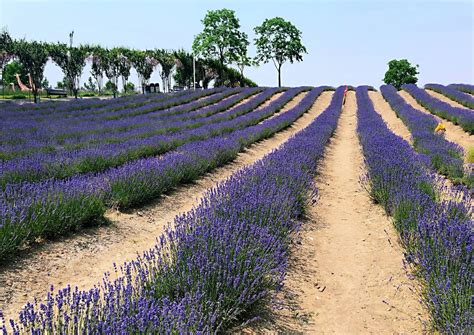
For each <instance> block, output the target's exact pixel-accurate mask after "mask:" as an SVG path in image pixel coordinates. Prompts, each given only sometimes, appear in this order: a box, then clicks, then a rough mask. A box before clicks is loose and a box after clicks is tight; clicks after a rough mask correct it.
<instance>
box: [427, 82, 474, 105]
mask: <svg viewBox="0 0 474 335" xmlns="http://www.w3.org/2000/svg"><path fill="white" fill-rule="evenodd" d="M425 89H428V90H433V91H435V92H438V93H441V94H442V95H444V96H446V97H448V98H450V99H451V100H454V101H456V102H459V103H460V104H461V105H464V106H465V107H467V108H470V109H474V97H472V96H471V95H469V94H466V93H464V92H462V91H458V90H456V89H454V88H453V87H451V86H443V85H440V84H426V85H425Z"/></svg>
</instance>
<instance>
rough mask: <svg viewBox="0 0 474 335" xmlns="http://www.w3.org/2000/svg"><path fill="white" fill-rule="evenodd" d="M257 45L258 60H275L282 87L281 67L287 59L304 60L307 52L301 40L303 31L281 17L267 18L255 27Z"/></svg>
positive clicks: (265, 61)
mask: <svg viewBox="0 0 474 335" xmlns="http://www.w3.org/2000/svg"><path fill="white" fill-rule="evenodd" d="M254 30H255V34H256V35H257V38H256V39H255V45H256V47H257V57H256V61H257V62H262V63H264V64H265V63H268V62H269V61H270V60H272V61H273V64H274V65H275V68H276V69H277V71H278V87H281V67H282V65H283V64H284V63H285V62H286V61H290V63H293V62H294V61H298V62H300V61H302V60H303V54H304V53H307V51H306V48H305V47H304V45H303V43H302V41H301V31H300V30H298V28H296V27H295V26H294V25H293V24H292V23H291V22H288V21H285V20H284V19H282V18H281V17H275V18H273V19H266V20H265V21H264V22H263V23H262V25H260V26H258V27H255V29H254Z"/></svg>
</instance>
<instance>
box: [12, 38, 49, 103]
mask: <svg viewBox="0 0 474 335" xmlns="http://www.w3.org/2000/svg"><path fill="white" fill-rule="evenodd" d="M13 53H14V54H15V56H16V57H17V58H18V60H19V61H20V63H21V65H22V66H23V67H24V69H25V70H26V71H27V72H28V73H29V74H30V75H31V78H32V81H33V87H32V88H31V91H32V93H33V96H34V100H35V103H36V102H38V91H39V89H40V88H41V82H42V81H43V73H44V67H45V66H46V63H47V62H48V59H49V48H48V45H47V44H46V43H43V42H36V41H32V42H28V41H26V40H24V39H22V40H16V41H14V42H13Z"/></svg>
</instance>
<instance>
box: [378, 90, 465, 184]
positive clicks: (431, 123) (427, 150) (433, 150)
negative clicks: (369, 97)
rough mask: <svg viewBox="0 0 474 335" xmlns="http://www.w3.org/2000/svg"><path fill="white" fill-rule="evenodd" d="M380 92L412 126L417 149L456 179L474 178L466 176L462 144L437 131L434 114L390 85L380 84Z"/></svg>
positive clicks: (404, 121) (443, 172)
mask: <svg viewBox="0 0 474 335" xmlns="http://www.w3.org/2000/svg"><path fill="white" fill-rule="evenodd" d="M380 92H381V93H382V95H383V97H384V99H385V100H387V102H388V103H389V104H390V106H391V107H392V109H393V110H394V111H395V113H396V114H397V116H398V117H399V118H400V119H401V120H402V121H403V123H404V124H405V125H406V126H407V127H408V129H409V130H410V133H411V135H412V136H413V146H414V147H415V150H416V151H418V152H419V153H422V154H423V155H426V156H427V157H428V159H427V160H428V161H429V163H428V165H429V166H431V167H432V168H433V169H434V170H435V171H438V172H439V173H441V174H443V175H446V176H448V177H449V178H451V179H452V180H454V181H462V180H464V181H465V182H467V183H472V182H474V180H471V179H472V178H469V176H465V173H464V168H463V164H464V161H463V150H462V148H461V147H460V146H458V145H457V144H455V143H452V142H449V141H447V140H446V139H445V138H444V137H443V135H442V134H435V132H434V129H435V128H436V126H437V124H438V122H437V120H436V118H435V117H434V116H432V115H429V114H426V113H423V112H422V111H419V110H417V109H415V108H413V107H412V106H411V105H410V104H408V103H407V102H406V101H405V99H403V98H402V97H401V96H400V95H399V94H398V92H397V89H396V88H395V87H393V86H391V85H383V86H381V87H380ZM473 186H474V185H473Z"/></svg>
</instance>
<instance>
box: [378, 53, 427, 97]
mask: <svg viewBox="0 0 474 335" xmlns="http://www.w3.org/2000/svg"><path fill="white" fill-rule="evenodd" d="M417 74H419V72H418V65H411V64H410V62H409V61H408V60H406V59H400V60H397V59H392V60H391V61H390V62H388V70H387V72H386V73H385V77H384V78H383V81H384V83H385V84H387V85H393V86H395V87H396V88H397V89H398V90H399V89H400V88H401V87H402V85H403V84H416V83H417V81H418V78H417V76H416V75H417Z"/></svg>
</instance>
